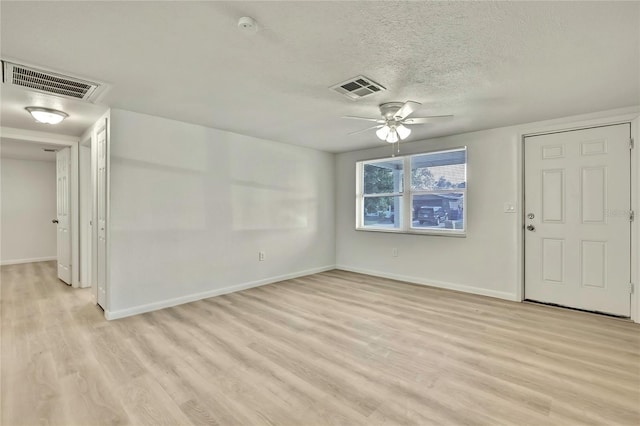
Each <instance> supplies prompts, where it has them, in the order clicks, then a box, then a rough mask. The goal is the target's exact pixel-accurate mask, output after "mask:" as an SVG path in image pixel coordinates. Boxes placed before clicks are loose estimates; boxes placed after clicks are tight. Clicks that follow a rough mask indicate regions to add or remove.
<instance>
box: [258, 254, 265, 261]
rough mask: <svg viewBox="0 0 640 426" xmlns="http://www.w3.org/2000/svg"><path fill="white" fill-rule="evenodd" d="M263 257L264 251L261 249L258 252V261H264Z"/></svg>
mask: <svg viewBox="0 0 640 426" xmlns="http://www.w3.org/2000/svg"><path fill="white" fill-rule="evenodd" d="M264 258H265V254H264V252H263V251H259V252H258V260H259V261H260V262H263V261H264Z"/></svg>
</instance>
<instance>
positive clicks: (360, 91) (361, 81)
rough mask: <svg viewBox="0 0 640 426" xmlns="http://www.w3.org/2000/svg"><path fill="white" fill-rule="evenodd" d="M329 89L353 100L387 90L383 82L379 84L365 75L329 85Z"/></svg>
mask: <svg viewBox="0 0 640 426" xmlns="http://www.w3.org/2000/svg"><path fill="white" fill-rule="evenodd" d="M329 89H330V90H333V91H335V92H338V93H340V94H341V95H344V96H346V97H347V98H349V99H351V100H352V101H356V100H358V99H362V98H365V97H367V96H371V95H375V94H376V93H379V92H383V91H385V90H387V89H385V88H384V86H382V85H381V84H378V83H376V82H375V81H373V80H371V79H370V78H368V77H365V76H363V75H359V76H357V77H353V78H350V79H349V80H347V81H343V82H342V83H338V84H336V85H335V86H331V87H329Z"/></svg>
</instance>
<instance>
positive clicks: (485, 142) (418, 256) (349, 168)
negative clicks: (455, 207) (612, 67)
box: [336, 108, 638, 312]
mask: <svg viewBox="0 0 640 426" xmlns="http://www.w3.org/2000/svg"><path fill="white" fill-rule="evenodd" d="M630 111H632V112H630ZM637 111H638V109H637V108H630V109H625V110H619V111H609V112H603V113H597V114H591V115H587V116H580V117H569V118H565V119H558V120H553V121H548V122H541V123H530V124H525V125H519V126H512V127H506V128H500V129H492V130H485V131H479V132H473V133H467V134H462V135H456V136H450V137H444V138H438V139H433V140H428V141H420V142H415V143H407V144H403V145H401V154H411V153H418V152H426V151H431V150H439V149H446V148H454V147H461V146H465V145H466V146H467V147H468V153H467V155H468V189H467V199H468V202H467V203H466V205H465V207H466V208H467V213H468V223H467V225H468V231H467V237H466V238H454V237H440V236H424V235H406V234H390V233H379V232H367V231H356V230H355V226H354V223H355V222H354V220H355V219H354V218H355V163H356V161H358V160H363V159H373V158H380V157H388V156H390V154H391V148H390V147H389V146H382V147H380V148H375V149H369V150H363V151H356V152H349V153H344V154H339V155H338V156H337V158H336V174H337V175H336V178H337V180H338V182H340V184H339V185H338V186H337V195H336V264H337V267H338V268H341V269H346V270H352V271H358V272H364V273H369V274H372V275H379V276H386V277H391V278H397V279H402V280H406V281H410V282H416V283H423V284H430V285H435V286H440V287H445V288H452V289H459V290H464V291H469V292H473V293H478V294H485V295H490V296H496V297H501V298H505V299H510V300H520V297H521V294H522V210H521V207H522V206H521V204H522V203H521V200H522V169H521V162H522V161H521V156H522V151H521V146H522V135H523V134H528V133H533V132H537V131H551V130H559V129H566V128H575V127H582V126H589V125H599V124H604V123H609V122H615V121H618V120H619V119H620V114H621V113H624V114H625V115H624V117H625V120H626V121H630V119H631V118H633V117H637V116H638V112H637ZM636 176H637V175H636ZM635 184H638V183H637V182H636V183H635ZM505 203H516V204H517V206H518V207H517V213H516V214H513V213H504V204H505ZM636 238H638V236H636ZM393 247H396V248H398V257H392V255H391V249H392V248H393ZM634 304H635V303H634ZM635 311H636V309H635V307H632V312H635Z"/></svg>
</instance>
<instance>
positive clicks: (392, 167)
mask: <svg viewBox="0 0 640 426" xmlns="http://www.w3.org/2000/svg"><path fill="white" fill-rule="evenodd" d="M402 174H403V173H402V159H399V160H389V161H376V162H373V163H365V164H364V193H365V194H390V193H394V192H395V193H397V192H402Z"/></svg>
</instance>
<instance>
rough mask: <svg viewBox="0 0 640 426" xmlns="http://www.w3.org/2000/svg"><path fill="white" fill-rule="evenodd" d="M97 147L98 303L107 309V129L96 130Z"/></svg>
mask: <svg viewBox="0 0 640 426" xmlns="http://www.w3.org/2000/svg"><path fill="white" fill-rule="evenodd" d="M96 149H97V161H96V163H97V164H96V166H97V199H98V200H97V201H98V202H97V215H96V216H97V222H98V223H97V225H98V226H97V237H98V238H97V239H98V244H97V265H96V266H97V277H96V278H97V299H98V305H100V306H101V307H102V308H103V309H106V307H107V306H106V300H107V290H106V282H107V261H106V259H107V229H106V228H107V203H106V200H107V177H106V175H107V129H106V126H105V127H101V128H100V129H99V130H98V131H97V132H96Z"/></svg>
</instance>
